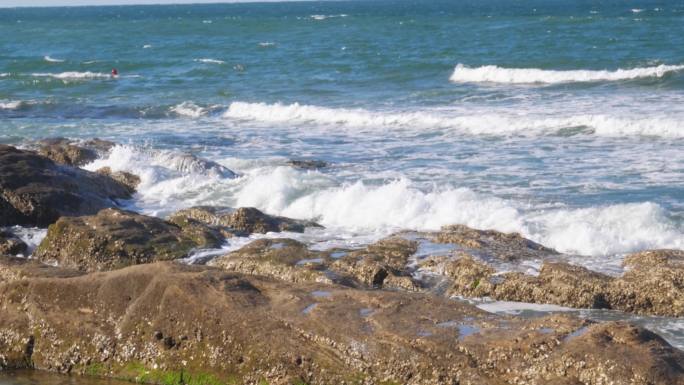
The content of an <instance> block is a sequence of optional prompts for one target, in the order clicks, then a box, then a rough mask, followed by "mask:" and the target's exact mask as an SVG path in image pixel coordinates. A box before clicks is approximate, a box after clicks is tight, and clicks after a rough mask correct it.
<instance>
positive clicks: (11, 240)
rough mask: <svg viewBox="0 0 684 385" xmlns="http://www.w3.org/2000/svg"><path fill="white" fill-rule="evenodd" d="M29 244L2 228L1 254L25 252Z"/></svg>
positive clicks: (0, 237)
mask: <svg viewBox="0 0 684 385" xmlns="http://www.w3.org/2000/svg"><path fill="white" fill-rule="evenodd" d="M27 250H28V246H27V245H26V243H24V241H22V240H21V239H19V238H18V237H16V236H15V235H14V234H12V233H11V232H9V231H7V230H2V229H0V255H17V254H24V253H25V252H26V251H27Z"/></svg>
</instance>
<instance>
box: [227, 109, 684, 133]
mask: <svg viewBox="0 0 684 385" xmlns="http://www.w3.org/2000/svg"><path fill="white" fill-rule="evenodd" d="M223 116H224V117H225V118H229V119H239V120H254V121H261V122H267V123H281V124H291V123H298V124H307V123H308V124H313V125H322V126H338V127H339V126H343V127H351V128H372V129H387V128H399V129H424V130H430V129H453V130H457V131H460V132H464V133H468V134H474V135H510V134H515V135H538V134H548V133H556V132H559V131H561V130H563V129H574V128H577V127H581V128H583V129H584V130H583V131H586V132H588V133H593V134H595V135H600V136H629V135H645V136H663V137H684V122H682V121H681V119H677V118H676V117H667V116H662V117H659V116H649V117H640V116H635V117H627V116H619V117H616V116H610V115H588V114H587V115H570V116H565V117H563V116H548V115H539V116H534V115H527V116H520V115H517V114H513V113H498V114H497V113H491V112H489V113H480V114H470V115H461V114H457V113H454V112H448V111H442V110H421V111H415V112H393V111H368V110H364V109H344V108H327V107H319V106H311V105H301V104H298V103H293V104H280V103H276V104H266V103H245V102H233V103H231V104H230V106H229V107H228V109H227V110H226V112H225V113H224V114H223Z"/></svg>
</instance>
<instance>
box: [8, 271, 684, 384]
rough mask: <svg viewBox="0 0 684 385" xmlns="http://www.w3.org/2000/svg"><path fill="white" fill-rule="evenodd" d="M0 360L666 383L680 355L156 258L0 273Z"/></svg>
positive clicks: (351, 379) (414, 298)
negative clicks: (28, 274) (22, 275)
mask: <svg viewBox="0 0 684 385" xmlns="http://www.w3.org/2000/svg"><path fill="white" fill-rule="evenodd" d="M0 309H2V311H0V367H35V368H37V369H45V370H51V371H57V372H62V373H73V374H77V373H80V374H89V375H98V376H106V377H107V376H108V377H120V378H126V379H131V380H136V381H140V382H152V383H164V384H177V383H186V384H212V385H217V384H230V383H238V384H240V383H245V384H257V383H262V381H266V382H268V383H269V384H273V385H279V384H283V385H284V384H295V383H306V384H310V385H316V384H336V385H337V384H378V385H379V384H385V385H387V384H405V385H415V384H435V385H437V384H440V385H441V384H462V385H467V384H491V385H499V384H654V385H656V384H668V385H677V384H683V383H684V372H683V369H682V368H683V367H684V354H683V353H682V352H680V351H678V350H676V349H673V348H672V347H671V346H669V345H668V344H667V343H666V342H665V341H663V340H662V339H661V338H660V337H658V336H656V335H655V334H653V333H651V332H649V331H646V330H644V329H641V328H638V327H634V326H631V325H628V324H624V323H616V322H610V323H601V324H590V323H587V322H586V321H580V320H577V319H573V318H566V317H563V316H552V317H545V318H537V319H533V320H521V319H516V318H502V317H498V316H494V315H491V314H486V313H484V312H482V311H480V310H478V309H477V308H475V307H473V306H471V305H468V304H465V303H460V302H456V301H449V300H446V299H442V298H439V297H435V296H430V295H424V294H415V293H406V292H390V291H384V290H373V291H369V290H355V289H349V288H344V287H340V286H335V285H322V284H315V283H314V284H293V283H286V282H283V281H278V280H273V279H268V278H263V277H257V276H246V275H240V274H235V273H228V272H225V271H221V270H218V269H212V268H207V267H204V266H185V265H180V264H176V263H171V262H161V263H154V264H147V265H140V266H134V267H129V268H126V269H122V270H117V271H112V272H106V273H93V274H88V275H82V276H77V277H71V278H55V277H53V278H41V277H32V278H30V279H18V280H12V281H2V282H0Z"/></svg>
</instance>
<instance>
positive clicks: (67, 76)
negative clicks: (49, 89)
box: [31, 71, 111, 80]
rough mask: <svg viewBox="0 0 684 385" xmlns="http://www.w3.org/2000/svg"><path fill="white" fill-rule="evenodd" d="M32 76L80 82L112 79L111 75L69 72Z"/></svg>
mask: <svg viewBox="0 0 684 385" xmlns="http://www.w3.org/2000/svg"><path fill="white" fill-rule="evenodd" d="M31 76H35V77H50V78H55V79H62V80H79V79H108V78H110V77H111V75H110V74H106V73H102V72H90V71H86V72H76V71H67V72H60V73H33V74H31Z"/></svg>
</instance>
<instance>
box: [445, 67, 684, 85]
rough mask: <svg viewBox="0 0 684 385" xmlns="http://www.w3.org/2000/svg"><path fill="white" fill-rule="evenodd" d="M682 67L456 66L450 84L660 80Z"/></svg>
mask: <svg viewBox="0 0 684 385" xmlns="http://www.w3.org/2000/svg"><path fill="white" fill-rule="evenodd" d="M683 69H684V65H665V64H661V65H658V66H655V67H642V68H633V69H618V70H615V71H606V70H602V71H594V70H569V71H556V70H543V69H538V68H503V67H499V66H495V65H487V66H482V67H476V68H470V67H466V66H465V65H463V64H460V63H459V64H458V65H457V66H456V68H455V69H454V72H453V74H451V78H450V80H451V81H452V82H455V83H504V84H534V83H543V84H554V83H575V82H598V81H617V80H630V79H638V78H651V77H658V78H659V77H663V76H664V75H665V74H667V73H670V72H676V71H681V70H683Z"/></svg>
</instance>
